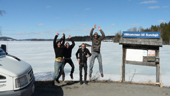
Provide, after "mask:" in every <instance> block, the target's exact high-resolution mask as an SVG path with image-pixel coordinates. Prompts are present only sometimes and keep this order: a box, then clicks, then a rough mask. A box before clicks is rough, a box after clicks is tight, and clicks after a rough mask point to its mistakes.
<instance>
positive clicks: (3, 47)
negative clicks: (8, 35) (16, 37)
mask: <svg viewBox="0 0 170 96" xmlns="http://www.w3.org/2000/svg"><path fill="white" fill-rule="evenodd" d="M1 48H2V49H3V50H4V51H5V53H6V54H8V53H7V51H6V45H4V44H2V45H1Z"/></svg>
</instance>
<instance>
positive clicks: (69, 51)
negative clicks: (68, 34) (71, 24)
mask: <svg viewBox="0 0 170 96" xmlns="http://www.w3.org/2000/svg"><path fill="white" fill-rule="evenodd" d="M70 40H71V42H72V45H70V46H69V48H66V47H65V48H64V58H70V57H71V54H72V49H73V47H74V46H75V43H74V41H73V40H72V38H70Z"/></svg>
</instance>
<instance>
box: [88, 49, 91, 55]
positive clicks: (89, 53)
mask: <svg viewBox="0 0 170 96" xmlns="http://www.w3.org/2000/svg"><path fill="white" fill-rule="evenodd" d="M87 54H88V55H89V57H90V56H91V53H90V51H89V50H88V49H87Z"/></svg>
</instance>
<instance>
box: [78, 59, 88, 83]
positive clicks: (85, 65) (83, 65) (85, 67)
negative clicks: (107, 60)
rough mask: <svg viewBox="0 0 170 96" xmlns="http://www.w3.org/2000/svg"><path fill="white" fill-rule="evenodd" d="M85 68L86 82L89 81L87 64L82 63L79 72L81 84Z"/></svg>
mask: <svg viewBox="0 0 170 96" xmlns="http://www.w3.org/2000/svg"><path fill="white" fill-rule="evenodd" d="M83 67H84V82H86V80H87V62H85V63H80V66H79V70H80V82H82V69H83Z"/></svg>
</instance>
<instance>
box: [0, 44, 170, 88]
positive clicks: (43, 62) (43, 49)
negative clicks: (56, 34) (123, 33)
mask: <svg viewBox="0 0 170 96" xmlns="http://www.w3.org/2000/svg"><path fill="white" fill-rule="evenodd" d="M81 43H88V44H91V42H76V46H75V47H74V49H73V52H72V59H73V62H74V64H75V72H74V80H79V75H78V74H79V67H78V62H77V60H76V57H75V53H76V51H77V49H78V46H79V45H80V44H81ZM0 44H6V45H7V50H8V53H10V54H11V55H15V56H17V57H19V58H20V59H22V60H24V61H26V62H28V63H29V64H31V65H32V67H33V70H34V75H35V78H36V80H48V79H52V75H53V71H54V59H55V58H54V57H55V56H54V50H53V46H52V41H1V42H0ZM101 53H102V58H103V60H102V61H103V70H104V78H101V77H100V78H99V80H114V81H119V80H120V69H121V58H122V45H119V44H117V43H113V42H102V46H101ZM160 58H161V73H162V81H163V85H164V86H170V82H169V80H170V66H169V58H170V46H168V45H164V46H163V47H162V48H160ZM88 65H89V61H88ZM98 67H99V66H98V61H97V59H96V60H95V64H94V68H93V69H94V70H93V74H92V75H93V76H94V75H95V76H100V74H99V68H98ZM64 70H65V73H66V80H71V79H70V76H69V72H70V70H71V69H70V66H69V64H66V66H65V68H64ZM135 70H136V71H135ZM88 71H89V70H88ZM134 72H135V75H134V78H133V81H135V82H155V81H156V68H155V67H148V66H136V65H129V64H128V65H127V64H126V76H125V77H126V81H131V80H132V77H133V74H134Z"/></svg>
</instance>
